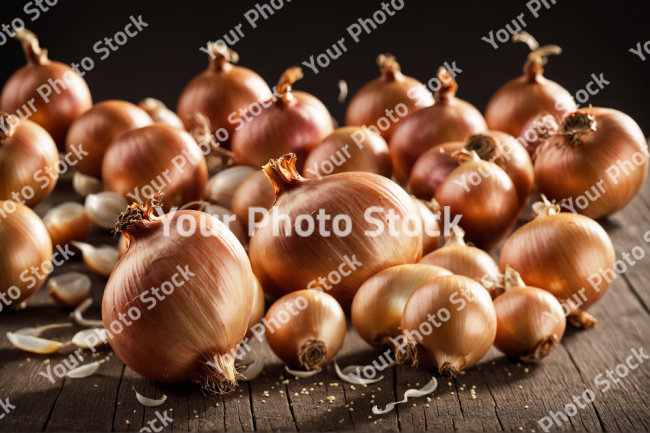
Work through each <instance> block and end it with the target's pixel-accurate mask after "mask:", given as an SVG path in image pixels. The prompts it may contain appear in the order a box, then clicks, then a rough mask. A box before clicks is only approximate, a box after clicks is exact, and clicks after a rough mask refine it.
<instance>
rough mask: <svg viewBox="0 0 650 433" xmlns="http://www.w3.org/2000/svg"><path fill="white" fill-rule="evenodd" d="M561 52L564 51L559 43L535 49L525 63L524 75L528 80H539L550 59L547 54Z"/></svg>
mask: <svg viewBox="0 0 650 433" xmlns="http://www.w3.org/2000/svg"><path fill="white" fill-rule="evenodd" d="M560 53H562V48H560V47H558V46H557V45H545V46H543V47H539V48H537V49H535V50H533V51H532V52H531V53H530V54H528V60H526V63H524V69H523V72H524V77H526V79H527V80H528V82H536V81H539V79H540V77H542V75H543V74H544V65H545V64H546V62H547V61H548V58H547V57H546V56H548V55H550V54H560Z"/></svg>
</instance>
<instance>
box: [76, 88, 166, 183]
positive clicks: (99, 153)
mask: <svg viewBox="0 0 650 433" xmlns="http://www.w3.org/2000/svg"><path fill="white" fill-rule="evenodd" d="M151 124H153V122H152V120H151V118H150V117H149V115H148V114H147V113H146V112H145V111H144V110H142V109H141V108H139V107H138V106H136V105H133V104H131V103H130V102H126V101H118V100H111V101H103V102H100V103H98V104H95V105H94V106H93V108H91V109H90V110H88V111H86V112H85V113H84V114H82V115H81V116H79V117H78V118H77V119H76V120H75V121H74V122H73V123H72V125H71V126H70V130H69V131H68V136H67V137H66V140H65V145H66V152H71V151H72V146H75V147H79V146H81V148H82V149H83V150H84V151H85V152H87V153H88V155H84V157H83V158H81V159H80V160H79V163H78V164H77V165H76V169H77V170H79V171H80V172H82V173H83V174H87V175H88V176H92V177H95V178H101V177H102V161H103V160H104V154H105V153H106V149H107V148H108V146H109V145H110V144H111V143H112V142H113V141H115V140H116V139H117V138H118V137H120V136H121V135H122V134H124V133H125V132H128V131H132V130H134V129H138V128H142V127H143V126H147V125H151Z"/></svg>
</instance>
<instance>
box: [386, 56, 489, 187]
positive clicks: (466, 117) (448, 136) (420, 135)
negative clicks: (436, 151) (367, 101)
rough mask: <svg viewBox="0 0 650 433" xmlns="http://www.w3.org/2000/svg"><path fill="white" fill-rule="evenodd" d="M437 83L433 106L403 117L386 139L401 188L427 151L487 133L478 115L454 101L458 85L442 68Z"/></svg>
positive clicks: (456, 100)
mask: <svg viewBox="0 0 650 433" xmlns="http://www.w3.org/2000/svg"><path fill="white" fill-rule="evenodd" d="M438 80H439V81H440V83H442V84H441V87H440V89H438V91H436V93H435V95H434V99H435V101H436V102H435V104H434V105H432V106H431V107H427V108H425V109H423V110H419V111H418V112H417V113H414V114H413V115H411V116H409V117H407V118H406V119H405V120H404V121H403V122H401V123H400V124H399V125H398V127H397V128H396V129H395V132H394V134H393V135H392V136H391V138H390V141H389V147H390V154H391V158H392V160H393V176H395V178H396V179H397V182H399V183H400V184H401V185H405V184H406V182H407V181H408V179H409V176H410V174H411V169H412V167H413V165H414V164H415V161H417V159H418V158H419V157H420V155H422V154H423V153H424V152H426V151H427V150H429V149H431V148H432V147H435V146H437V145H439V144H443V143H449V142H451V141H462V140H465V139H466V138H468V137H469V136H471V135H474V134H479V133H481V132H483V131H485V130H487V125H486V123H485V120H484V119H483V116H482V115H481V113H480V112H479V111H478V110H477V109H476V108H474V106H473V105H472V104H470V103H468V102H465V101H463V100H461V99H458V98H456V89H458V85H457V84H456V80H454V78H453V77H452V76H451V75H450V74H449V72H447V70H446V69H445V68H444V67H441V68H440V69H439V70H438ZM429 198H431V197H429Z"/></svg>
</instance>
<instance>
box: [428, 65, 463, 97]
mask: <svg viewBox="0 0 650 433" xmlns="http://www.w3.org/2000/svg"><path fill="white" fill-rule="evenodd" d="M437 76H438V81H439V82H440V88H439V89H438V90H436V93H434V95H433V99H434V101H435V103H436V104H441V103H449V102H451V101H452V100H453V99H454V98H455V97H456V90H458V84H456V80H455V79H454V77H453V76H452V75H451V74H450V73H449V71H447V69H446V68H445V67H444V66H441V67H440V68H438V74H437Z"/></svg>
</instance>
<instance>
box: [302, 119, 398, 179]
mask: <svg viewBox="0 0 650 433" xmlns="http://www.w3.org/2000/svg"><path fill="white" fill-rule="evenodd" d="M353 136H354V137H356V138H357V140H358V141H359V144H357V142H356V141H355V140H354V139H353V138H352V137H353ZM349 171H366V172H368V173H375V174H379V175H382V176H385V177H387V178H389V179H390V175H391V172H392V166H391V161H390V153H389V151H388V145H387V144H386V140H384V139H383V138H381V137H380V136H379V135H377V134H375V133H374V132H372V131H370V130H365V131H364V129H363V128H361V127H359V126H344V127H343V128H338V129H337V130H335V131H334V132H332V133H331V134H330V135H328V136H327V137H326V138H325V139H324V140H323V141H321V142H320V143H319V144H318V146H316V147H315V148H314V150H312V151H311V152H310V153H309V156H308V157H307V160H306V161H305V169H304V171H303V176H304V177H305V178H306V179H317V178H321V177H323V176H327V175H330V174H335V173H345V172H349Z"/></svg>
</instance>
